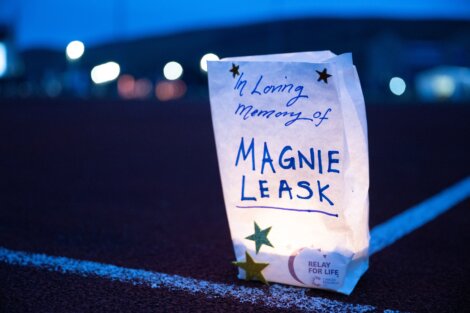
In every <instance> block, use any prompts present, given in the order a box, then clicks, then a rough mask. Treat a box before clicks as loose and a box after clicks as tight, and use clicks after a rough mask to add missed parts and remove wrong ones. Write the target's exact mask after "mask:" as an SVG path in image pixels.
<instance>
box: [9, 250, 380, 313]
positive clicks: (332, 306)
mask: <svg viewBox="0 0 470 313" xmlns="http://www.w3.org/2000/svg"><path fill="white" fill-rule="evenodd" d="M0 262H4V263H7V264H11V265H19V266H31V267H35V268H41V269H47V270H49V271H52V272H59V273H66V274H76V275H80V276H84V277H87V276H94V277H96V276H98V277H102V278H106V279H110V280H113V281H119V282H123V283H131V284H134V285H145V286H148V287H150V288H164V289H168V290H179V291H185V292H188V293H190V294H203V295H204V296H205V297H208V298H220V297H229V298H233V299H236V300H238V301H240V302H243V303H253V304H255V303H256V304H259V305H266V306H269V307H273V308H280V309H289V308H294V309H300V310H306V311H315V312H373V311H375V308H374V307H373V306H370V305H359V304H348V303H343V302H340V301H335V300H329V299H324V298H320V297H312V296H308V295H306V292H307V290H308V289H304V288H296V287H288V286H281V285H277V284H276V285H271V286H270V287H269V288H264V287H263V288H249V287H244V286H237V285H232V284H221V283H213V282H209V281H206V280H201V279H194V278H187V277H182V276H178V275H169V274H164V273H157V272H150V271H145V270H140V269H131V268H124V267H119V266H115V265H110V264H102V263H98V262H90V261H80V260H75V259H69V258H65V257H54V256H48V255H45V254H35V253H28V252H21V251H12V250H8V249H5V248H1V247H0Z"/></svg>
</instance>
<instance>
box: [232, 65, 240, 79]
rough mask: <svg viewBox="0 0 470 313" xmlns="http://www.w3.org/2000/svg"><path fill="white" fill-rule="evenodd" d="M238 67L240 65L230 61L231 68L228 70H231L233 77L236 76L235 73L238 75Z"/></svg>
mask: <svg viewBox="0 0 470 313" xmlns="http://www.w3.org/2000/svg"><path fill="white" fill-rule="evenodd" d="M239 68H240V65H235V64H233V63H232V69H231V70H229V72H232V74H233V78H235V76H237V75H240V73H239V72H238V69H239Z"/></svg>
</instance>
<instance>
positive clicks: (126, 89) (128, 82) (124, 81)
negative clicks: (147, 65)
mask: <svg viewBox="0 0 470 313" xmlns="http://www.w3.org/2000/svg"><path fill="white" fill-rule="evenodd" d="M117 88H118V94H119V96H120V97H121V98H124V99H132V98H134V88H135V79H134V77H133V76H132V75H127V74H125V75H121V76H120V77H119V80H118V82H117Z"/></svg>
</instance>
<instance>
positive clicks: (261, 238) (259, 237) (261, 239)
mask: <svg viewBox="0 0 470 313" xmlns="http://www.w3.org/2000/svg"><path fill="white" fill-rule="evenodd" d="M270 230H271V227H268V228H266V229H263V230H261V228H259V226H258V224H256V222H255V233H254V234H253V235H250V236H248V237H246V238H245V239H248V240H253V241H254V242H255V244H256V254H258V252H259V249H261V246H262V245H267V246H270V247H273V245H272V244H271V242H269V239H268V234H269V231H270ZM273 248H274V247H273Z"/></svg>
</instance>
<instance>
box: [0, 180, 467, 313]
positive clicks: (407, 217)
mask: <svg viewBox="0 0 470 313" xmlns="http://www.w3.org/2000/svg"><path fill="white" fill-rule="evenodd" d="M469 196H470V177H467V178H466V179H464V180H462V181H461V182H459V183H457V184H456V185H454V186H452V187H450V188H448V189H446V190H444V191H442V192H441V193H439V194H437V195H435V196H433V197H432V198H430V199H428V200H426V201H424V202H422V203H421V204H418V205H417V206H415V207H412V208H411V209H409V210H407V211H405V212H403V213H401V214H399V215H397V216H396V217H394V218H392V219H390V220H389V221H387V222H385V223H383V224H381V225H379V226H377V227H375V228H374V229H373V230H372V231H371V248H370V253H371V254H373V253H376V252H378V251H380V250H381V249H383V248H385V247H387V246H389V245H390V244H392V243H393V242H395V241H396V240H398V239H400V238H401V237H403V236H405V235H406V234H408V233H410V232H411V231H413V230H415V229H417V228H419V227H420V226H422V225H424V224H425V223H427V222H429V221H431V220H432V219H434V218H436V217H437V216H438V215H439V214H442V213H443V212H445V211H447V210H449V209H450V208H451V207H452V206H454V205H456V204H457V203H459V202H460V201H463V200H465V199H466V198H467V197H469ZM0 262H4V263H7V264H11V265H19V266H31V267H36V268H41V269H46V270H49V271H52V272H59V273H67V274H75V275H80V276H84V277H88V276H94V277H96V276H97V277H102V278H106V279H110V280H113V281H119V282H123V283H131V284H134V285H145V286H148V287H150V288H164V289H168V290H179V291H185V292H188V293H190V294H204V296H206V297H208V298H218V297H230V298H233V299H236V300H238V301H240V302H243V303H253V304H255V303H256V304H260V305H266V306H269V307H273V308H280V309H288V308H295V309H300V310H308V311H315V312H371V311H376V308H375V307H373V306H370V305H361V304H348V303H344V302H340V301H335V300H329V299H324V298H321V297H313V296H308V295H307V294H306V292H307V290H308V289H304V288H297V287H289V286H281V285H278V284H274V285H271V286H270V287H269V288H265V287H263V288H249V287H244V286H238V285H234V284H221V283H213V282H210V281H206V280H200V279H194V278H188V277H182V276H178V275H169V274H164V273H158V272H151V271H146V270H141V269H131V268H124V267H119V266H115V265H110V264H103V263H98V262H91V261H81V260H75V259H70V258H66V257H55V256H48V255H45V254H35V253H28V252H22V251H13V250H9V249H6V248H2V247H0ZM389 312H390V311H389ZM393 312H398V311H393Z"/></svg>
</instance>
